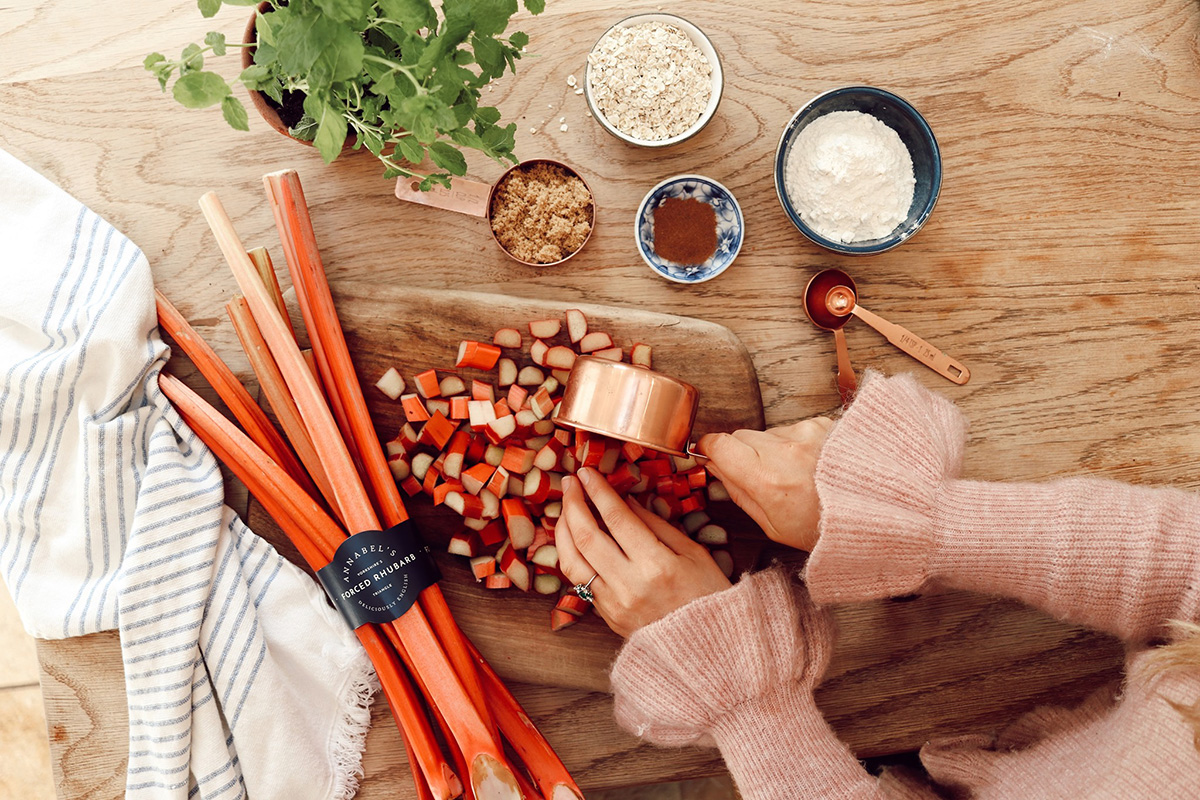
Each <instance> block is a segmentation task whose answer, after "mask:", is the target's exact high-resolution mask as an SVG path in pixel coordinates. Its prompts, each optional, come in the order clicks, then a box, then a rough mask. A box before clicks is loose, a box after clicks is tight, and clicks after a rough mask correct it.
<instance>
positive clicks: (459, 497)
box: [445, 486, 483, 519]
mask: <svg viewBox="0 0 1200 800" xmlns="http://www.w3.org/2000/svg"><path fill="white" fill-rule="evenodd" d="M459 488H460V489H461V488H462V487H461V486H460V487H459ZM445 503H446V507H447V508H450V509H453V510H454V511H457V512H458V513H459V514H461V515H462V516H464V517H470V518H472V519H479V518H480V517H482V516H483V501H482V500H480V499H479V498H478V497H476V496H475V495H473V494H466V493H465V492H462V491H458V492H450V493H449V494H447V495H446V500H445Z"/></svg>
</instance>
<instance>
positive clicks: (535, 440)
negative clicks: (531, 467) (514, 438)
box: [525, 436, 551, 466]
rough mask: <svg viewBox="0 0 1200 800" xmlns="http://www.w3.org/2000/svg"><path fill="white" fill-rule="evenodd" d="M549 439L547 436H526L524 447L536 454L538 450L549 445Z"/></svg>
mask: <svg viewBox="0 0 1200 800" xmlns="http://www.w3.org/2000/svg"><path fill="white" fill-rule="evenodd" d="M550 438H551V437H549V436H526V437H525V446H526V447H528V448H529V449H530V450H532V451H534V452H535V453H536V452H537V451H538V450H541V449H542V448H543V447H545V446H546V445H548V444H550ZM535 466H536V465H535Z"/></svg>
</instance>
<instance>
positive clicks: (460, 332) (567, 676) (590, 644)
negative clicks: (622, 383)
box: [249, 283, 766, 691]
mask: <svg viewBox="0 0 1200 800" xmlns="http://www.w3.org/2000/svg"><path fill="white" fill-rule="evenodd" d="M333 292H334V300H335V301H336V303H337V308H338V312H339V316H340V318H341V321H342V326H343V328H344V330H345V332H346V339H347V342H348V344H349V347H350V352H351V354H352V356H353V358H354V362H355V365H356V367H357V369H358V377H359V381H360V382H361V383H362V385H363V387H364V392H365V394H366V397H367V404H368V406H369V408H370V411H371V417H372V419H373V420H374V422H375V426H376V430H377V431H378V432H379V435H380V436H381V437H383V438H384V439H390V438H392V437H393V436H394V435H395V434H396V431H397V430H398V429H399V428H400V426H401V425H403V423H404V415H403V413H402V411H401V408H400V404H399V402H398V401H393V400H391V399H389V398H388V397H386V396H385V395H383V394H382V393H381V392H380V391H379V390H378V389H376V388H375V386H374V384H375V381H376V380H377V379H378V378H379V376H380V375H382V374H383V373H384V371H386V370H387V368H388V367H395V368H396V369H398V370H399V371H400V373H401V375H403V376H404V377H405V379H406V380H409V379H410V378H411V376H412V375H414V374H415V373H418V372H421V371H423V370H426V369H431V368H436V369H438V370H439V371H440V370H445V371H446V372H447V373H448V372H457V374H459V375H461V376H462V377H463V378H465V379H469V378H473V377H478V378H481V379H489V380H492V381H494V380H495V374H494V373H491V374H485V373H480V372H479V371H476V370H458V371H455V370H454V369H453V367H454V360H455V357H456V354H457V351H458V343H459V342H460V341H462V340H464V339H475V340H481V341H491V337H492V334H493V333H494V332H495V331H496V330H497V329H498V328H505V327H513V328H518V329H520V330H521V331H522V333H523V334H524V336H525V339H526V345H528V341H529V335H528V328H527V325H528V323H529V322H530V321H532V320H537V319H547V318H551V317H559V318H561V317H562V315H563V313H564V312H565V311H566V309H567V308H579V309H580V310H582V311H583V312H584V313H585V314H586V315H587V318H588V323H589V330H602V331H607V332H608V333H609V334H611V335H612V337H613V341H614V342H615V343H616V344H617V345H619V346H621V347H624V348H625V350H626V353H628V349H629V346H630V345H631V344H633V343H634V342H645V343H647V344H650V345H651V346H652V347H653V348H654V351H653V358H654V368H655V369H656V370H658V371H660V372H664V373H666V374H668V375H671V376H673V377H676V378H679V379H681V380H684V381H687V382H688V383H691V384H693V385H694V386H696V388H697V389H699V392H700V408H699V411H698V413H697V417H696V424H695V429H694V433H695V434H696V435H699V434H703V433H708V432H712V431H732V430H735V429H737V428H756V429H761V428H762V427H763V409H762V399H761V396H760V394H759V387H758V380H757V378H756V377H755V373H754V365H753V364H752V363H751V360H750V355H749V353H748V352H747V351H746V348H745V347H744V346H743V345H742V343H741V342H740V341H739V340H738V339H737V337H736V336H734V334H733V332H732V331H730V330H729V329H727V328H725V327H722V326H720V325H716V324H713V323H711V322H705V321H703V320H698V319H690V318H687V317H677V316H671V315H667V314H654V313H650V312H646V311H640V310H635V309H625V308H615V307H612V306H598V305H586V304H582V305H581V304H574V303H573V304H560V303H553V302H547V301H541V300H528V299H521V298H516V297H507V296H503V295H490V294H480V293H477V292H460V291H452V290H446V291H437V290H414V289H406V288H404V287H399V286H389V285H377V284H353V283H338V284H336V285H335V286H334V287H333ZM298 329H299V328H298ZM560 338H562V339H563V342H564V343H565V341H566V339H565V332H564V334H562V335H560ZM556 341H557V340H556ZM507 354H508V353H506V355H507ZM525 363H532V362H528V361H525V362H523V363H521V364H520V366H524V364H525ZM411 386H412V384H411V381H409V387H410V389H409V390H410V391H411ZM406 503H407V506H408V509H409V513H410V514H411V515H412V517H413V519H414V520H415V521H416V523H417V525H418V529H419V530H420V531H421V533H422V535H423V536H425V538H426V540H427V541H428V542H429V543H430V544H431V546H432V547H433V549H434V550H435V552H436V553H437V559H438V563H439V566H440V567H441V569H442V575H443V580H442V589H443V591H444V593H445V595H446V598H447V600H448V602H449V603H450V606H451V608H452V609H453V611H454V614H455V618H456V619H457V620H458V622H459V624H460V625H461V626H462V628H463V630H464V631H466V633H467V635H468V636H469V637H470V638H471V640H472V641H473V642H475V644H476V645H477V646H478V647H479V649H480V650H481V651H482V652H483V654H484V655H485V656H486V657H487V658H488V660H489V661H490V662H491V663H492V665H493V666H494V667H495V668H496V671H497V672H499V673H500V674H501V675H502V676H504V677H505V678H508V679H512V680H519V681H522V682H525V683H531V684H537V685H543V686H556V687H566V688H572V689H583V690H588V691H607V690H608V676H607V672H608V667H609V665H610V664H611V663H612V659H613V656H614V654H615V653H616V650H617V647H618V646H619V645H620V639H619V638H618V637H617V636H616V635H615V634H613V633H612V632H611V631H610V630H609V629H608V627H607V626H606V625H605V624H604V622H603V621H601V620H600V618H599V617H597V616H596V615H594V614H592V615H588V616H587V617H585V618H584V620H583V621H582V622H581V623H579V624H577V625H574V626H573V627H571V628H568V629H566V630H565V631H561V632H559V633H554V632H552V631H551V630H550V625H549V618H550V609H551V608H552V607H553V605H554V602H555V599H556V598H555V597H553V596H549V597H548V596H544V595H537V594H534V593H524V592H520V591H517V590H515V589H514V590H506V591H492V590H487V589H484V588H483V587H482V585H481V584H477V583H476V582H475V580H474V578H473V577H472V576H471V574H470V572H469V571H468V569H467V567H466V559H464V558H461V557H457V556H451V555H449V554H448V553H446V552H445V549H446V543H447V542H448V541H449V539H450V537H451V536H452V535H453V534H455V533H457V532H459V531H460V530H462V522H461V518H460V517H459V516H458V515H457V514H455V513H454V512H452V511H450V510H449V509H446V508H435V507H434V506H433V503H432V500H431V499H430V498H428V497H426V496H419V497H415V498H412V499H410V500H407V501H406ZM709 513H710V514H711V515H712V516H713V518H714V520H716V521H718V522H720V523H721V524H724V525H725V526H726V527H727V528H728V530H729V532H730V534H731V536H732V538H733V542H732V547H731V551H732V553H733V555H734V560H735V562H736V567H737V569H738V570H742V569H745V568H748V567H750V566H752V565H753V563H754V560H755V559H756V557H757V554H758V551H759V550H760V549H761V546H762V544H763V543H765V541H766V540H765V539H764V538H763V535H762V533H761V532H760V531H759V530H758V528H757V526H755V525H754V523H753V522H752V521H751V520H750V519H749V518H748V517H747V516H745V515H744V514H743V513H742V512H741V511H739V510H738V509H737V508H736V507H735V506H733V504H731V503H720V504H715V506H714V508H713V509H710V511H709ZM249 523H250V527H251V528H252V529H253V530H254V531H256V532H258V533H259V534H260V535H262V536H264V537H265V538H267V539H268V540H270V541H271V542H272V543H273V544H275V545H276V547H278V548H279V549H280V551H281V552H283V553H285V554H286V555H287V556H288V557H289V558H291V559H292V560H293V561H295V562H297V563H301V562H300V559H299V558H298V555H297V554H296V553H295V551H294V550H293V549H292V548H291V546H290V545H289V544H288V543H287V541H286V539H285V538H284V537H283V535H282V533H281V532H280V531H279V530H278V529H277V528H276V527H275V525H274V523H273V522H271V520H270V518H269V517H268V516H267V515H266V513H265V512H263V510H262V508H261V507H260V506H258V504H257V503H251V506H250V513H249Z"/></svg>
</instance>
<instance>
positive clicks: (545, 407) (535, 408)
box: [529, 388, 554, 419]
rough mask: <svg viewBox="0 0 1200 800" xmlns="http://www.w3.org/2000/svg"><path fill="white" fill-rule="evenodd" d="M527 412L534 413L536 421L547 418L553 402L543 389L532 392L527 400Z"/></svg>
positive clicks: (552, 408) (552, 407)
mask: <svg viewBox="0 0 1200 800" xmlns="http://www.w3.org/2000/svg"><path fill="white" fill-rule="evenodd" d="M529 410H530V411H532V412H533V413H534V416H536V417H537V419H544V418H545V417H547V416H549V414H550V412H551V411H553V410H554V400H553V399H551V397H550V393H549V392H547V391H546V390H545V389H544V388H542V389H538V390H537V391H536V392H534V393H533V396H532V397H530V398H529Z"/></svg>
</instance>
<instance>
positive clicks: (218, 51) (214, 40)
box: [204, 31, 225, 56]
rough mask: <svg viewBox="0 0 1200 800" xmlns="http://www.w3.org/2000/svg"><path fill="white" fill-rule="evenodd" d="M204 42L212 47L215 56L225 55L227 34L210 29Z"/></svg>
mask: <svg viewBox="0 0 1200 800" xmlns="http://www.w3.org/2000/svg"><path fill="white" fill-rule="evenodd" d="M204 43H205V44H206V45H208V46H209V47H211V48H212V51H213V55H214V56H223V55H225V34H223V33H217V32H216V31H209V32H208V35H207V36H205V37H204Z"/></svg>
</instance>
